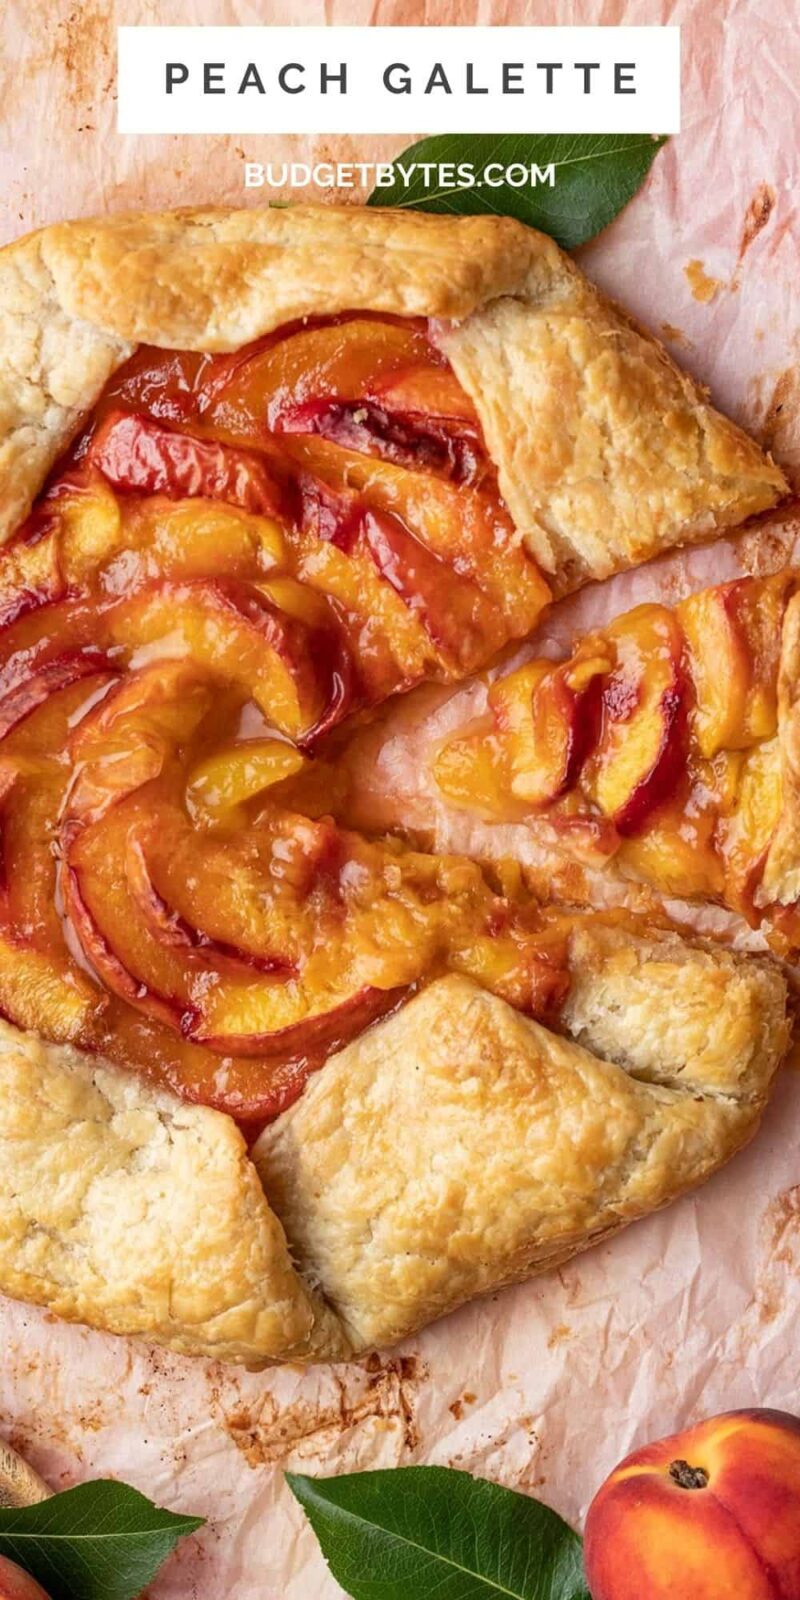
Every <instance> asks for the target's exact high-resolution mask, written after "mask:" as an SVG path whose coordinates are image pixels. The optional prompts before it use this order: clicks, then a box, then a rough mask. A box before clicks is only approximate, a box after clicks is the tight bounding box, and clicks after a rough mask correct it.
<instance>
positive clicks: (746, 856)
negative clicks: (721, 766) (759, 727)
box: [718, 738, 783, 922]
mask: <svg viewBox="0 0 800 1600" xmlns="http://www.w3.org/2000/svg"><path fill="white" fill-rule="evenodd" d="M781 769H782V758H781V748H780V741H779V740H778V739H777V738H775V739H770V740H768V741H766V742H765V743H764V744H760V745H756V746H754V748H753V749H752V750H748V751H747V752H746V753H745V755H744V758H743V761H742V766H741V771H740V775H739V785H738V792H737V796H736V804H735V808H734V810H733V812H732V813H731V815H729V816H728V817H725V818H723V819H722V820H721V822H720V825H719V830H718V837H719V847H720V851H721V854H722V857H723V861H724V863H725V883H726V899H727V901H728V903H729V904H730V905H732V906H734V907H735V908H736V909H738V910H740V911H741V913H742V915H743V916H745V917H747V918H748V920H750V921H753V922H756V921H758V916H757V914H756V912H755V897H756V893H757V890H758V885H759V883H760V881H761V877H762V874H763V871H764V865H765V862H766V858H767V851H768V850H769V847H770V844H771V843H772V839H773V837H774V834H775V830H776V828H777V826H778V822H779V820H780V815H781V810H782V805H783V778H782V770H781Z"/></svg>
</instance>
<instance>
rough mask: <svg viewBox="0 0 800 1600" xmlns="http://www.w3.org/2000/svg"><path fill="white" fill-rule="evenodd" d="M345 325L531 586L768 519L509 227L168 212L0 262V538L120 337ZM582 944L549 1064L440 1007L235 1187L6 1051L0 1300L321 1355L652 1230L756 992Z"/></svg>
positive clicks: (596, 311)
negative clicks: (406, 384) (495, 505)
mask: <svg viewBox="0 0 800 1600" xmlns="http://www.w3.org/2000/svg"><path fill="white" fill-rule="evenodd" d="M353 310H372V311H377V312H383V313H391V314H397V315H403V316H416V317H427V318H430V319H433V321H434V324H435V335H436V337H437V339H438V340H439V342H440V343H441V346H442V348H443V350H444V351H445V353H446V354H447V356H448V358H449V360H450V361H451V363H452V365H453V367H454V370H455V372H456V375H457V376H458V378H459V379H460V381H461V383H462V385H463V386H464V388H465V389H466V390H467V391H468V393H469V394H470V396H471V397H472V399H473V401H474V402H475V405H476V407H477V410H478V413H479V416H480V418H481V421H482V424H483V428H484V432H485V436H486V441H487V445H488V448H489V452H490V454H491V456H492V457H493V459H494V461H495V463H496V465H497V467H498V470H499V477H500V486H501V489H502V492H503V495H504V498H505V500H506V502H507V504H508V507H509V510H510V512H511V514H512V517H513V518H514V521H515V523H516V526H517V529H518V531H519V534H520V537H521V538H522V539H524V540H525V541H526V542H527V544H528V546H529V548H530V549H531V551H532V553H533V554H534V555H535V557H536V559H537V561H538V562H539V563H540V565H541V566H542V568H543V569H544V570H546V571H547V572H548V573H549V574H551V575H552V577H553V579H554V583H555V587H556V588H557V589H559V590H565V589H567V588H570V587H574V586H575V585H576V584H577V583H579V582H582V581H585V580H586V579H588V578H591V577H594V578H601V577H604V576H606V575H607V574H608V573H610V572H613V571H617V570H619V569H621V568H623V567H626V566H629V565H631V564H633V563H635V562H638V561H642V560H644V559H647V558H648V557H650V556H652V555H655V554H657V553H658V552H659V551H662V550H665V549H668V548H670V547H672V546H674V545H678V544H681V543H684V542H686V541H688V540H692V539H697V538H704V537H708V536H709V535H711V534H713V533H715V532H717V531H719V530H721V529H724V528H728V527H731V526H733V525H735V524H736V523H738V522H740V521H741V520H743V519H744V518H745V517H747V516H748V515H750V514H751V513H753V512H755V511H759V510H762V509H765V508H767V507H769V506H771V505H772V504H774V503H775V501H776V500H777V499H778V498H779V497H780V496H781V495H782V494H783V493H784V492H785V488H786V485H785V481H784V479H783V476H782V474H781V472H780V471H779V469H778V468H777V467H776V466H775V465H774V464H773V463H772V462H771V461H770V460H769V459H768V457H766V456H765V455H764V454H763V452H762V451H761V450H760V449H759V448H758V446H757V445H756V444H755V443H754V442H753V441H752V440H750V439H748V438H747V437H746V436H745V435H744V434H743V433H742V432H741V431H740V430H738V429H737V428H736V427H734V425H733V424H731V423H730V422H728V421H726V420H725V419H724V418H722V417H720V416H719V414H718V413H717V412H715V411H714V410H713V409H712V408H711V407H710V406H709V405H708V403H707V400H706V398H705V396H704V395H703V393H702V392H701V391H700V389H699V388H698V387H697V386H696V385H695V384H694V383H693V382H692V381H691V380H690V379H689V378H687V377H686V376H685V375H684V374H682V373H681V372H680V371H679V370H678V368H677V367H676V366H675V365H674V363H673V362H672V361H671V360H670V358H669V357H668V356H667V355H666V353H665V352H664V351H663V349H662V348H661V347H660V346H659V345H658V344H657V342H656V341H655V340H653V339H652V338H651V337H650V336H649V335H647V334H646V333H644V332H642V331H641V330H639V329H638V328H636V327H634V326H633V325H632V324H631V323H630V322H629V321H628V319H626V318H625V317H624V315H622V314H621V313H619V312H618V311H616V310H615V309H614V308H613V307H612V306H611V305H610V304H609V303H608V301H606V300H605V299H604V297H603V296H602V295H600V294H599V292H598V291H596V290H595V289H593V288H592V287H591V286H590V285H589V284H588V283H587V281H586V280H585V279H584V277H583V276H582V274H581V273H580V272H579V270H578V269H577V268H576V267H575V266H574V264H573V263H572V262H571V261H569V259H568V258H567V257H565V256H564V255H563V254H562V252H561V251H559V250H558V248H557V247H556V246H555V245H554V244H553V243H552V241H550V240H549V239H546V238H544V237H543V236H542V235H540V234H536V233H534V232H532V231H530V230H527V229H525V228H523V227H521V226H520V225H518V224H516V223H515V222H513V221H510V220H508V219H502V218H488V217H487V218H468V219H457V218H450V217H431V216H418V215H411V214H409V213H407V212H383V213H382V212H379V211H371V210H370V211H352V210H347V211H339V210H336V209H324V210H313V209H306V208H303V207H292V208H289V209H287V210H269V209H268V210H264V211H254V210H248V211H246V212H235V211H234V212H225V211H200V212H170V213H166V214H163V215H134V216H122V217H116V218H113V217H111V218H103V219H98V220H94V221H82V222H75V223H67V224H64V225H61V226H57V227H52V228H47V229H45V230H43V231H42V232H41V233H38V234H36V235H33V236H31V237H29V238H27V239H23V240H21V241H20V242H19V243H17V244H14V245H11V246H9V247H7V248H6V249H5V250H3V251H2V252H0V352H2V354H1V355H0V539H7V538H8V537H10V536H11V535H12V533H13V532H14V530H15V529H16V528H17V527H18V525H19V524H20V522H21V521H22V519H23V518H24V517H25V515H26V514H27V512H28V510H29V509H30V506H31V504H32V503H33V500H34V499H35V497H36V495H37V493H38V491H39V490H40V488H41V486H42V484H43V482H44V480H45V478H46V476H47V474H48V472H49V470H50V468H51V467H52V465H53V463H54V462H55V461H56V459H57V458H58V456H59V454H60V453H61V452H62V451H63V450H64V448H65V447H66V445H67V444H68V443H69V441H70V440H71V439H72V437H73V436H74V434H75V433H76V431H77V429H78V428H79V426H80V424H81V422H82V419H83V418H84V417H85V416H86V414H87V412H88V411H89V410H90V409H91V407H92V405H93V403H94V402H95V400H96V399H97V396H98V395H99V393H100V391H101V390H102V388H103V386H104V384H105V383H106V382H107V380H108V378H109V376H110V375H111V374H112V373H113V372H114V370H115V369H116V368H117V367H118V366H120V365H121V364H122V363H123V362H124V361H125V360H126V359H127V358H128V357H129V355H130V354H131V353H132V351H133V350H134V349H135V347H136V345H137V344H140V343H151V344H155V345H158V346H161V347H164V348H176V347H177V348H183V349H192V350H207V351H225V350H233V349H236V348H238V347H239V346H240V345H242V344H244V343H246V342H248V341H250V340H253V339H255V338H257V337H259V336H260V335H262V334H265V333H267V332H269V331H271V330H273V329H275V328H277V327H279V326H281V325H282V324H285V323H287V322H290V321H292V320H295V319H298V318H303V317H306V316H320V315H323V316H324V315H331V314H335V313H338V312H343V311H353ZM608 939H609V941H610V942H608V943H606V944H604V943H603V942H602V941H600V942H598V941H597V940H596V939H595V940H594V942H593V940H592V937H591V936H590V935H588V934H587V935H586V936H585V937H584V938H583V939H581V938H580V937H576V940H575V951H574V984H573V993H572V998H571V1002H570V1006H571V1010H570V1009H569V1007H568V1010H567V1013H566V1014H565V1016H566V1025H567V1028H568V1029H569V1030H571V1031H573V1032H574V1034H575V1039H571V1038H570V1037H568V1036H567V1035H561V1034H556V1033H554V1032H551V1031H549V1030H548V1029H546V1028H543V1027H542V1026H540V1025H539V1024H537V1023H533V1022H530V1021H528V1020H526V1019H525V1018H524V1017H522V1016H521V1015H519V1014H518V1013H516V1012H515V1011H513V1010H512V1009H511V1008H510V1007H509V1006H507V1005H506V1004H505V1003H504V1002H503V1001H501V1000H499V999H497V998H494V997H492V996H490V995H489V994H487V993H485V992H484V991H482V990H481V989H479V988H477V987H476V986H475V985H474V984H472V983H470V982H468V981H466V980H464V979H460V978H455V977H450V978H446V979H442V980H441V981H439V982H437V983H434V984H432V985H431V986H430V987H429V988H428V989H426V990H425V991H423V993H422V994H421V995H420V996H419V997H418V998H416V999H415V1000H413V1001H411V1002H410V1003H409V1004H408V1005H407V1006H406V1007H405V1009H403V1010H402V1011H401V1012H399V1013H398V1014H397V1015H396V1016H394V1017H392V1018H391V1019H389V1020H388V1021H384V1022H382V1023H379V1024H377V1025H376V1026H375V1027H373V1028H372V1029H371V1030H369V1031H368V1032H367V1033H366V1034H364V1035H363V1036H362V1037H361V1038H360V1039H358V1040H357V1041H356V1042H355V1043H354V1044H351V1045H350V1046H348V1047H347V1048H346V1049H345V1050H343V1051H341V1052H339V1053H338V1054H337V1055H335V1056H333V1057H332V1058H331V1059H330V1060H329V1062H328V1063H327V1065H326V1067H325V1069H324V1070H323V1071H322V1072H321V1073H320V1074H319V1075H318V1076H317V1077H316V1079H315V1080H314V1082H313V1083H312V1084H311V1086H310V1088H309V1090H308V1092H307V1093H306V1095H305V1096H304V1098H303V1099H302V1100H301V1101H300V1102H298V1104H297V1105H296V1106H295V1107H294V1108H293V1109H292V1110H290V1111H289V1112H288V1113H286V1114H285V1115H284V1116H282V1117H281V1118H279V1119H278V1121H277V1122H276V1123H275V1124H274V1125H273V1126H272V1127H271V1128H270V1129H269V1130H268V1131H267V1132H266V1133H265V1134H264V1135H263V1136H262V1138H261V1140H260V1141H259V1145H258V1148H257V1150H256V1152H255V1160H254V1161H251V1160H250V1158H249V1157H248V1155H247V1151H246V1147H245V1145H244V1142H243V1140H242V1138H241V1136H240V1134H239V1133H238V1132H237V1130H236V1128H235V1127H234V1125H233V1123H232V1122H231V1121H230V1120H229V1119H228V1118H226V1117H224V1116H222V1115H220V1114H218V1113H216V1112H214V1111H210V1110H205V1109H203V1108H198V1107H192V1106H188V1105H186V1104H184V1103H182V1102H180V1101H178V1100H177V1099H175V1098H173V1097H172V1096H171V1095H168V1094H165V1093H164V1092H162V1091H161V1090H156V1089H154V1088H152V1087H151V1086H149V1085H148V1084H147V1083H146V1082H145V1081H144V1080H143V1079H141V1078H139V1077H137V1076H136V1075H134V1074H126V1073H124V1072H119V1071H117V1070H116V1069H113V1068H111V1067H109V1066H108V1065H107V1064H105V1063H103V1062H102V1061H98V1060H96V1059H93V1058H91V1057H87V1056H85V1055H81V1054H79V1053H78V1052H75V1051H73V1050H70V1049H69V1048H67V1047H63V1046H59V1047H57V1046H52V1045H48V1044H47V1043H43V1042H41V1041H38V1040H36V1039H34V1038H32V1037H30V1036H26V1035H23V1034H22V1033H20V1031H19V1030H17V1029H15V1028H13V1027H6V1026H3V1027H2V1028H1V1029H0V1287H1V1288H2V1289H4V1290H5V1291H6V1292H8V1293H10V1294H12V1295H16V1296H19V1297H21V1298H24V1299H27V1300H31V1301H35V1302H37V1303H39V1304H42V1305H45V1306H47V1307H49V1308H50V1309H51V1310H52V1311H54V1312H56V1313H57V1314H58V1315H60V1316H63V1317H66V1318H69V1319H72V1320H78V1321H85V1322H89V1323H91V1324H92V1325H93V1326H95V1327H98V1328H102V1329H107V1330H109V1331H111V1332H115V1333H125V1334H134V1335H141V1336H144V1337H147V1338H149V1339H152V1340H155V1341H157V1342H160V1343H163V1344H166V1345H168V1346H170V1347H171V1348H173V1349H176V1350H179V1351H183V1352H189V1353H198V1354H206V1355H208V1354H211V1355H217V1356H219V1357H221V1358H223V1359H226V1360H236V1361H243V1362H247V1363H249V1364H255V1365H258V1364H263V1363H265V1362H269V1361H275V1360H281V1359H284V1360H286V1359H297V1360H313V1359H324V1358H329V1359H341V1358H343V1357H345V1356H346V1355H348V1354H349V1353H352V1352H353V1351H356V1350H359V1349H363V1348H366V1347H368V1346H369V1345H371V1344H373V1343H374V1342H386V1341H390V1340H393V1339H395V1338H398V1337H400V1336H401V1335H403V1334H406V1333H408V1332H409V1331H411V1330H412V1329H414V1328H415V1327H418V1326H420V1325H422V1324H423V1323H424V1322H426V1321H427V1320H429V1319H430V1318H431V1317H433V1316H438V1315H440V1314H441V1313H443V1312H444V1311H446V1310H448V1309H449V1308H450V1307H452V1306H454V1305H456V1304H458V1303H460V1302H462V1301H463V1300H465V1299H467V1298H469V1297H470V1296H471V1295H474V1294H477V1293H481V1292H484V1291H485V1290H487V1289H490V1288H494V1287H497V1286H498V1285H499V1284H501V1283H505V1282H509V1281H512V1280H514V1279H518V1278H521V1277H524V1276H526V1275H527V1274H528V1273H530V1272H532V1271H536V1270H542V1269H543V1268H544V1267H546V1266H548V1265H551V1264H552V1263H553V1262H556V1261H560V1260H564V1259H566V1258H567V1257H568V1256H570V1255H572V1254H573V1253H574V1252H575V1251H577V1250H580V1249H582V1248H585V1247H586V1246H587V1245H589V1244H591V1243H592V1242H593V1241H594V1240H595V1239H597V1238H598V1237H601V1236H603V1235H605V1234H607V1233H609V1232H611V1231H613V1230H614V1229H616V1228H618V1227H621V1226H622V1225H623V1224H624V1223H626V1222H627V1221H629V1220H632V1219H633V1218H634V1217H636V1216H640V1215H642V1214H644V1213H645V1212H647V1211H649V1210H652V1209H653V1208H654V1207H656V1206H659V1205H663V1204H665V1203H666V1202H667V1201H669V1200H671V1199H673V1198H674V1197H675V1196H676V1195H677V1194H680V1193H682V1192H683V1191H684V1190H685V1189H686V1188H688V1187H689V1186H691V1185H692V1184H694V1183H697V1182H699V1181H700V1180H702V1179H703V1178H705V1177H706V1176H708V1174H709V1173H710V1172H712V1171H713V1170H714V1169H715V1168H716V1167H718V1166H719V1165H720V1164H721V1162H723V1161H724V1160H726V1159H727V1157H728V1156H730V1155H731V1154H732V1153H733V1152H734V1151H735V1150H736V1149H738V1148H739V1146H740V1145H741V1144H743V1143H744V1142H745V1141H746V1140H747V1139H748V1138H749V1137H750V1135H751V1134H752V1132H753V1131H754V1129H755V1127H756V1125H757V1122H758V1118H759V1115H760V1112H761V1109H762V1107H763V1104H764V1102H765V1099H766V1096H767V1093H768V1090H769V1085H770V1082H771V1079H772V1077H773V1075H774V1072H775V1070H776V1068H777V1065H778V1062H779V1060H780V1057H781V1054H782V1052H783V1050H784V1048H785V1043H786V1022H785V1006H786V992H785V985H784V983H783V980H782V978H781V977H780V976H779V975H778V973H777V972H776V971H775V970H772V969H769V968H768V967H762V966H759V965H757V964H750V965H748V966H744V965H742V964H741V963H740V962H738V961H737V959H736V958H735V957H733V956H730V955H726V954H724V953H722V952H710V951H708V952H702V951H701V952H695V951H692V950H690V949H689V948H688V947H687V946H685V945H684V944H682V943H681V942H680V941H679V940H675V939H666V940H664V941H659V940H656V941H655V942H651V943H649V944H648V943H642V942H640V943H638V944H636V945H632V944H631V942H630V941H629V940H626V939H623V940H622V941H621V942H620V941H619V940H615V939H614V938H613V937H612V936H611V935H609V936H608ZM587 940H588V942H587ZM631 962H633V967H631ZM666 994H668V996H669V1006H668V1007H667V1005H666V1004H665V999H664V996H665V995H666ZM576 1041H577V1042H576ZM295 1262H296V1263H297V1265H295Z"/></svg>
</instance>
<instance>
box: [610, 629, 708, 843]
mask: <svg viewBox="0 0 800 1600" xmlns="http://www.w3.org/2000/svg"><path fill="white" fill-rule="evenodd" d="M606 638H607V639H608V640H609V642H610V643H611V645H612V647H613V648H614V650H615V652H616V665H615V667H614V670H613V672H612V673H611V675H610V677H609V678H608V680H607V682H606V684H605V687H604V690H603V711H602V729H601V734H600V739H599V743H598V746H597V750H596V753H595V755H594V756H593V759H592V762H591V765H590V767H589V768H588V769H587V775H586V779H585V786H586V788H587V790H588V791H589V793H590V795H591V797H592V798H593V799H594V800H595V802H596V804H597V806H598V808H599V809H600V811H601V812H602V813H603V814H604V816H607V817H610V819H611V821H612V822H613V823H614V826H615V828H616V829H617V832H618V833H619V834H620V835H621V836H622V837H625V836H626V835H630V834H634V833H637V832H638V831H639V830H640V829H641V828H642V827H644V825H645V824H646V822H647V819H648V817H649V815H650V813H651V812H652V810H653V809H654V807H655V806H657V805H660V804H662V803H663V802H664V801H666V800H668V799H669V798H670V796H671V794H672V793H673V790H674V789H675V786H676V784H677V782H678V779H679V778H680V775H681V773H682V771H683V770H684V764H685V751H686V734H687V719H686V675H685V670H684V665H683V635H682V633H681V630H680V628H679V626H678V623H677V621H676V618H675V616H674V613H673V612H671V611H669V610H668V609H667V608H666V606H659V605H643V606H637V607H636V609H635V610H634V611H631V612H630V613H629V614H628V615H627V616H625V617H623V618H621V619H620V620H619V621H618V622H615V623H613V624H612V625H611V627H610V628H609V629H608V630H607V633H606Z"/></svg>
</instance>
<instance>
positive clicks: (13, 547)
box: [0, 508, 66, 628]
mask: <svg viewBox="0 0 800 1600" xmlns="http://www.w3.org/2000/svg"><path fill="white" fill-rule="evenodd" d="M65 588H66V585H65V581H64V574H63V572H62V568H61V559H60V549H59V529H58V522H57V519H56V515H55V512H54V511H53V510H52V509H51V508H47V509H45V508H42V510H41V511H39V512H38V514H37V513H34V517H33V518H32V520H31V523H30V524H29V525H26V527H25V529H23V530H22V532H21V533H20V534H18V536H17V537H16V538H15V539H14V540H13V542H12V543H11V544H10V545H8V547H7V548H6V549H5V550H4V552H3V559H2V562H0V628H9V627H10V626H11V624H12V623H14V622H16V621H17V619H18V618H19V617H23V616H25V615H26V614H27V613H28V612H29V611H36V610H38V609H39V607H41V606H49V605H52V604H53V602H54V601H55V600H59V599H61V597H62V596H63V594H64V591H65Z"/></svg>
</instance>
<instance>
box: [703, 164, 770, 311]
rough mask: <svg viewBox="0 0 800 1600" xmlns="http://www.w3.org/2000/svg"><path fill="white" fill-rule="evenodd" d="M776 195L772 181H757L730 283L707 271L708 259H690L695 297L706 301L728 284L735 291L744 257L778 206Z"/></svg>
mask: <svg viewBox="0 0 800 1600" xmlns="http://www.w3.org/2000/svg"><path fill="white" fill-rule="evenodd" d="M777 198H778V197H777V195H776V193H775V190H774V189H773V187H772V185H771V184H770V183H760V184H759V185H758V188H757V189H756V191H755V194H754V195H753V198H752V200H751V201H750V204H749V206H748V207H747V210H746V212H745V214H744V222H743V224H742V231H741V235H740V238H739V254H738V256H737V258H736V269H735V271H734V273H733V276H732V278H731V280H730V283H727V284H726V283H725V281H724V280H723V279H722V278H712V276H711V274H710V273H708V272H706V267H705V262H704V261H700V260H698V259H697V257H694V258H693V259H692V260H691V261H687V263H686V266H685V267H684V269H683V272H684V276H685V278H686V281H687V283H688V285H689V288H690V289H691V291H692V297H693V299H695V300H699V301H701V302H703V303H704V304H707V303H709V302H710V301H712V300H714V299H715V298H716V296H717V295H718V294H719V291H720V289H726V288H727V289H728V290H730V291H731V292H733V293H735V291H736V290H737V289H738V287H739V279H740V277H741V272H742V263H743V261H744V258H745V256H746V255H747V252H748V250H749V249H750V246H751V244H752V243H753V240H754V239H757V238H758V235H759V234H760V233H761V232H762V231H763V229H764V228H766V226H767V223H768V222H769V219H770V217H771V216H772V213H773V211H774V210H775V205H776V202H777Z"/></svg>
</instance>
